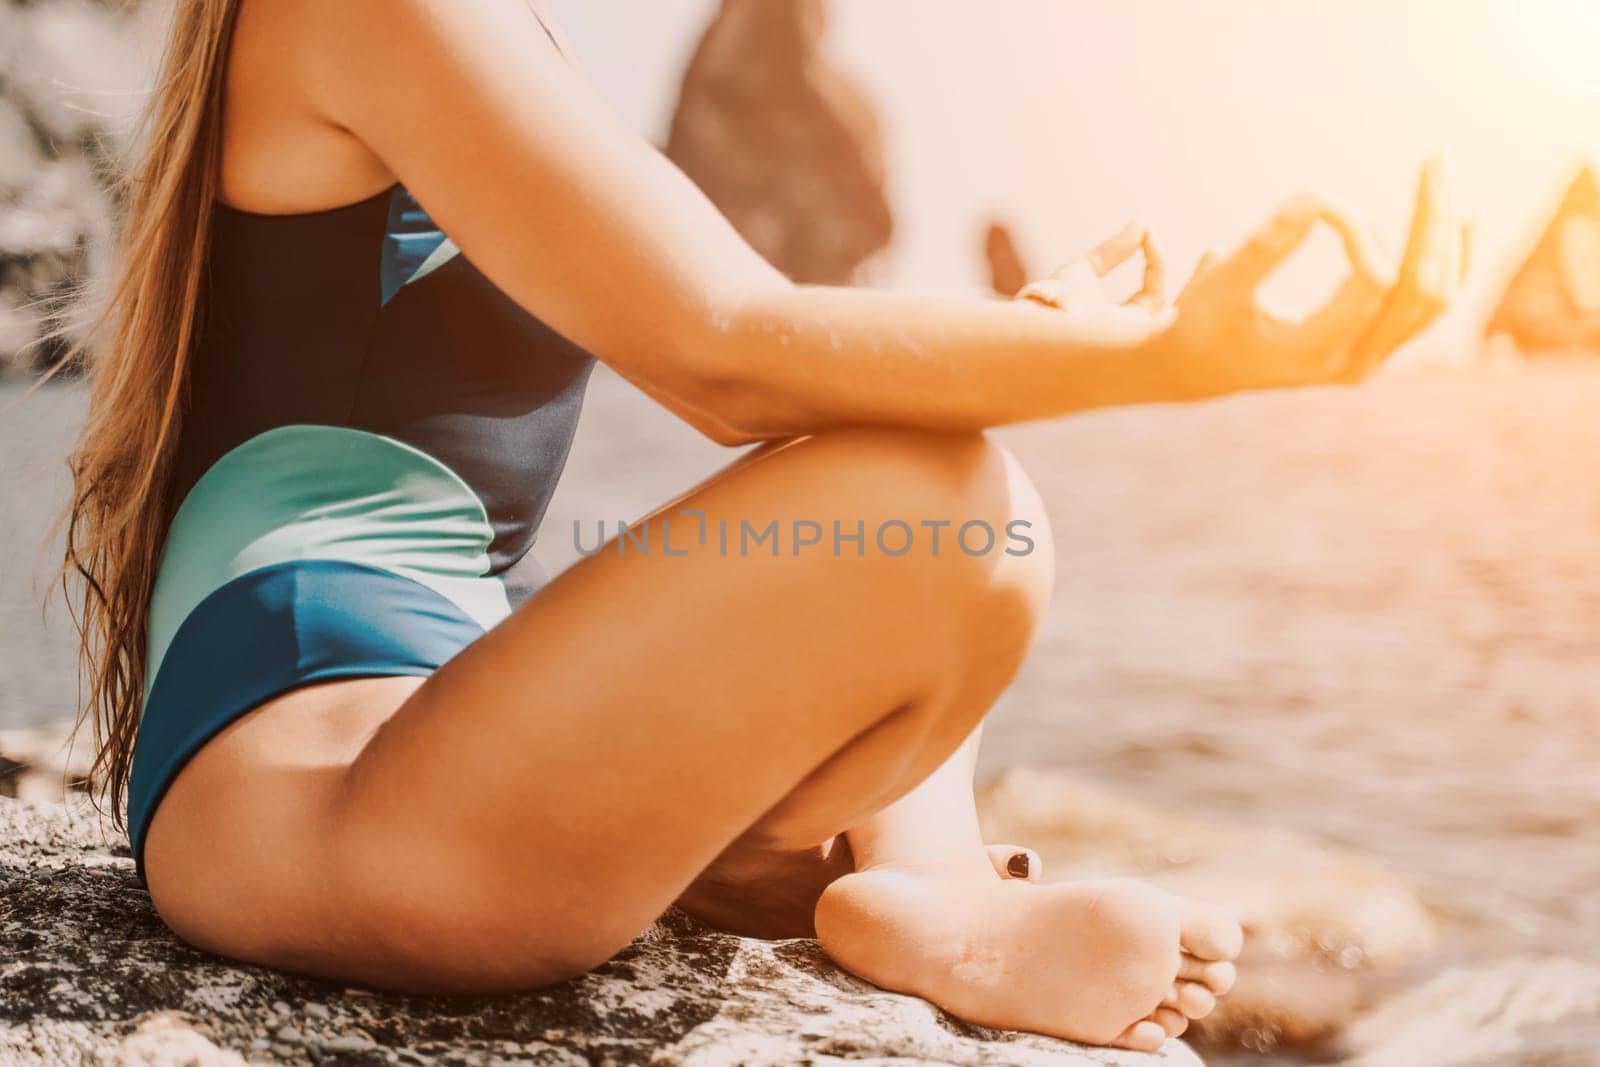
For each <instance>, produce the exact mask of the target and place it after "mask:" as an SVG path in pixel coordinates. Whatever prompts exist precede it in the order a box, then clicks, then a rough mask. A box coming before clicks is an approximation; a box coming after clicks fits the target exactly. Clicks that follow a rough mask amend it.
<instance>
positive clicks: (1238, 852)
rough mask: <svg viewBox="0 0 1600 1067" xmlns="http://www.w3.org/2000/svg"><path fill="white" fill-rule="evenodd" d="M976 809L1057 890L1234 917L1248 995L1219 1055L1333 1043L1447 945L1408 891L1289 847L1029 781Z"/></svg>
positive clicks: (1205, 1027) (1086, 790)
mask: <svg viewBox="0 0 1600 1067" xmlns="http://www.w3.org/2000/svg"><path fill="white" fill-rule="evenodd" d="M979 801H980V803H979V807H980V811H981V813H982V816H983V825H984V836H985V837H986V838H987V839H988V840H991V841H1022V842H1026V843H1027V844H1028V845H1030V846H1032V847H1033V848H1035V849H1037V850H1038V851H1039V853H1040V857H1041V858H1042V859H1043V861H1044V868H1045V876H1046V878H1048V879H1062V878H1073V877H1083V876H1085V875H1103V874H1115V875H1126V876H1133V877H1139V878H1145V879H1148V880H1150V881H1152V882H1155V883H1156V884H1158V885H1162V886H1165V887H1166V888H1168V889H1171V890H1172V891H1173V892H1176V893H1181V894H1184V895H1186V896H1190V897H1194V898H1196V899H1199V900H1207V901H1212V902H1214V903H1217V904H1222V905H1225V906H1228V907H1230V908H1232V909H1233V910H1234V912H1235V913H1236V914H1237V915H1238V916H1239V918H1240V920H1241V921H1242V922H1243V923H1244V926H1245V929H1246V931H1247V933H1248V938H1247V941H1246V945H1245V955H1244V958H1243V959H1242V960H1241V968H1240V978H1239V984H1238V986H1237V987H1236V988H1235V989H1234V991H1233V993H1231V994H1230V995H1229V996H1227V997H1225V998H1224V999H1223V1001H1222V1003H1221V1006H1220V1007H1219V1008H1218V1009H1217V1011H1216V1013H1215V1014H1214V1015H1212V1016H1210V1017H1209V1018H1207V1019H1205V1020H1203V1021H1202V1022H1201V1023H1200V1024H1198V1026H1197V1027H1196V1033H1197V1034H1198V1035H1199V1036H1201V1037H1203V1038H1204V1039H1206V1040H1208V1041H1212V1042H1217V1043H1227V1044H1229V1045H1242V1046H1245V1047H1248V1048H1255V1049H1267V1048H1273V1047H1277V1046H1283V1045H1306V1044H1314V1043H1318V1042H1323V1041H1326V1040H1328V1039H1330V1038H1332V1037H1334V1036H1336V1035H1337V1034H1338V1033H1339V1032H1340V1031H1341V1030H1342V1029H1343V1028H1344V1027H1345V1026H1347V1025H1348V1024H1349V1023H1350V1022H1351V1021H1352V1020H1354V1019H1355V1018H1357V1017H1358V1015H1359V1014H1360V1012H1361V1011H1362V1010H1363V1009H1365V1008H1366V1007H1367V1006H1369V1005H1370V1004H1372V1003H1374V1002H1375V1001H1376V1000H1377V999H1378V997H1379V996H1380V995H1382V994H1384V993H1387V992H1389V991H1391V990H1392V989H1393V988H1394V987H1395V986H1396V984H1397V983H1398V982H1399V981H1400V980H1402V979H1403V978H1404V977H1406V976H1407V975H1408V971H1409V968H1411V967H1413V966H1414V965H1416V964H1419V963H1421V962H1423V961H1425V960H1427V959H1428V957H1429V954H1430V953H1431V951H1432V950H1433V948H1434V946H1435V943H1436V940H1437V931H1436V927H1435V923H1434V921H1433V919H1432V917H1431V916H1430V914H1429V912H1428V910H1427V908H1426V907H1425V906H1424V904H1423V902H1422V901H1421V900H1420V899H1419V898H1418V897H1417V896H1416V894H1415V893H1413V892H1412V891H1411V890H1410V889H1409V888H1408V887H1406V886H1405V885H1404V884H1403V883H1402V882H1400V880H1399V879H1397V878H1395V877H1394V876H1393V875H1391V874H1388V873H1387V872H1385V871H1383V870H1381V869H1379V868H1377V867H1375V866H1374V865H1372V864H1371V863H1369V862H1366V861H1364V860H1361V859H1359V858H1357V857H1354V856H1350V855H1347V854H1343V853H1340V852H1337V851H1335V850H1332V849H1325V848H1318V847H1314V846H1312V845H1310V844H1308V843H1306V842H1304V841H1301V840H1298V839H1297V838H1295V837H1293V836H1292V835H1289V834H1285V833H1281V832H1265V831H1245V830H1234V829H1227V828H1222V827H1218V826H1214V825H1209V824H1207V823H1204V822H1202V821H1199V820H1195V819H1190V818H1185V817H1183V816H1180V815H1173V814H1169V813H1167V812H1164V811H1157V810H1154V809H1150V808H1146V807H1144V806H1142V805H1139V804H1136V803H1133V802H1130V801H1127V800H1124V799H1122V798H1120V797H1117V796H1116V795H1114V794H1112V793H1109V792H1106V791H1103V790H1099V789H1096V788H1094V787H1092V786H1089V785H1086V784H1084V783H1082V782H1080V781H1077V780H1074V779H1070V778H1065V777H1061V776H1058V775H1052V774H1047V773H1043V772H1038V771H1029V770H1015V771H1010V772H1008V773H1006V774H1004V775H1002V776H1001V777H999V778H998V779H996V780H995V781H993V782H991V783H989V785H988V786H987V787H986V788H984V789H983V790H982V792H981V793H980V797H979Z"/></svg>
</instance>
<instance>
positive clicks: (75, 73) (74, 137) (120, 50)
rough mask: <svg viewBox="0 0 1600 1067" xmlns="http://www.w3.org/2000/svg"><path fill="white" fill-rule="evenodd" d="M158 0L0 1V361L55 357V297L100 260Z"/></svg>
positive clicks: (93, 271) (88, 276) (96, 271)
mask: <svg viewBox="0 0 1600 1067" xmlns="http://www.w3.org/2000/svg"><path fill="white" fill-rule="evenodd" d="M159 7H160V5H159V4H157V3H153V2H144V3H139V2H134V3H91V2H88V0H36V2H29V3H19V2H17V0H0V369H3V368H4V367H5V366H7V365H8V364H12V363H17V364H22V365H25V366H37V365H40V364H43V363H48V362H50V361H52V360H53V359H54V358H56V356H57V355H58V354H59V350H60V346H59V344H56V345H54V346H52V345H51V344H41V341H42V340H43V339H44V338H45V337H46V336H47V335H49V334H51V332H52V331H53V329H54V328H55V325H56V323H55V320H54V319H53V318H52V316H53V315H54V314H56V312H57V310H58V307H57V304H58V303H59V301H60V300H61V299H62V298H64V297H65V296H66V295H67V294H68V293H69V291H70V290H71V288H72V287H73V286H74V285H77V284H79V283H82V282H84V281H88V282H90V283H92V282H93V281H94V280H95V279H97V278H98V277H99V276H100V275H101V273H102V272H103V271H104V270H105V269H106V267H107V266H108V264H109V262H110V257H111V237H112V230H113V221H114V217H115V210H116V209H115V199H114V196H113V193H112V191H111V182H112V181H113V176H114V174H115V173H116V170H117V162H118V160H119V159H120V158H121V153H122V151H123V148H124V147H125V145H126V142H127V139H128V136H129V134H130V132H131V129H132V119H133V117H134V115H135V113H136V108H137V106H138V103H139V102H140V101H141V100H142V99H143V94H142V92H141V89H142V87H143V85H144V84H145V83H146V82H147V81H148V79H149V70H150V60H151V57H152V55H153V54H154V53H153V49H152V48H151V47H150V38H151V32H150V31H151V26H152V24H153V23H154V22H155V21H156V19H157V17H158V15H159V12H158V10H157V9H158V8H159Z"/></svg>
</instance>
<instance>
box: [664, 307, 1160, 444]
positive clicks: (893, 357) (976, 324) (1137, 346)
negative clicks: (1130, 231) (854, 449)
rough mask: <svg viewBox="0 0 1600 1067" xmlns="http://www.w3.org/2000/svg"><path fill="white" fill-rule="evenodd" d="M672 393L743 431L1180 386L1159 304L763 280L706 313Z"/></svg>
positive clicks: (938, 421) (963, 415)
mask: <svg viewBox="0 0 1600 1067" xmlns="http://www.w3.org/2000/svg"><path fill="white" fill-rule="evenodd" d="M712 320H713V321H712V325H711V327H710V328H709V336H708V337H703V338H695V339H694V340H693V341H692V342H691V343H692V344H693V345H695V346H696V348H697V349H698V351H697V352H695V353H686V354H685V355H684V357H683V358H685V359H686V360H689V361H692V362H694V363H696V364H698V368H699V373H697V374H695V375H693V378H694V380H695V383H696V384H695V385H694V386H693V387H692V391H693V392H694V393H695V394H696V395H694V396H684V397H682V398H681V399H682V400H683V401H684V402H686V403H687V404H688V405H690V406H692V407H694V408H695V409H697V410H699V411H702V412H704V413H706V415H707V416H708V417H709V418H710V419H711V420H713V421H715V422H716V423H719V424H720V425H722V426H724V427H727V428H728V429H730V430H732V431H734V432H735V435H736V436H739V437H744V438H755V437H775V436H785V435H792V434H799V433H807V432H812V431H815V430H819V429H823V428H826V427H829V426H838V425H847V424H877V425H893V426H905V427H914V428H920V429H928V430H950V431H959V430H977V429H982V428H984V427H989V426H998V425H1002V424H1005V423H1012V422H1022V421H1026V420H1029V419H1039V418H1048V417H1051V416H1055V415H1064V414H1069V413H1071V412H1076V411H1083V410H1087V409H1091V408H1098V407H1109V406H1114V405H1121V404H1137V403H1147V402H1158V401H1167V400H1178V399H1183V396H1182V395H1181V391H1180V388H1179V383H1178V380H1177V376H1176V375H1174V374H1172V373H1171V372H1170V369H1169V367H1168V365H1167V364H1166V363H1165V362H1164V360H1163V358H1162V347H1161V345H1160V343H1159V341H1160V337H1161V334H1162V332H1163V330H1164V328H1165V325H1166V324H1167V323H1168V322H1169V321H1170V318H1169V317H1167V316H1150V315H1143V314H1128V315H1125V316H1124V315H1109V316H1089V317H1086V316H1077V315H1069V314H1063V313H1062V312H1059V311H1054V310H1051V309H1048V308H1043V307H1039V306H1037V305H1034V304H1031V303H1028V302H1007V301H996V300H981V299H948V298H936V297H926V296H918V295H913V294H903V293H890V292H882V291H874V290H861V289H842V288H828V287H811V286H774V287H770V288H763V290H762V291H760V292H759V293H757V294H754V295H752V296H750V297H748V298H746V299H744V300H742V301H740V303H739V304H738V306H737V309H736V310H733V311H730V312H722V313H719V314H717V315H714V316H712Z"/></svg>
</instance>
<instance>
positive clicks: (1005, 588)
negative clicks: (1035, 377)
mask: <svg viewBox="0 0 1600 1067" xmlns="http://www.w3.org/2000/svg"><path fill="white" fill-rule="evenodd" d="M798 451H799V455H797V456H796V457H795V458H796V459H800V458H801V457H804V459H805V460H806V461H808V463H809V465H810V466H813V467H815V468H816V469H818V470H819V471H821V472H824V473H825V476H826V477H827V478H828V479H829V483H828V484H829V487H830V490H831V494H832V496H833V499H832V500H831V502H830V507H832V508H833V509H834V510H835V511H836V514H835V515H831V516H826V517H825V518H827V519H829V520H837V521H839V522H840V524H841V525H842V526H844V527H846V528H847V529H848V530H849V532H850V533H851V534H852V535H859V540H855V539H854V538H852V539H851V540H849V541H848V543H846V542H843V541H840V539H838V538H836V539H835V540H836V541H839V542H840V543H839V544H836V545H835V548H836V549H837V548H840V547H844V548H848V549H849V550H851V551H854V552H856V553H858V554H874V555H877V556H878V557H880V558H883V559H885V560H886V561H888V562H894V561H897V560H907V559H911V560H928V559H944V560H953V561H956V562H957V563H958V564H962V563H965V564H966V565H965V566H962V565H957V566H952V567H941V568H935V569H926V570H924V571H923V573H924V574H928V575H937V576H940V577H943V578H948V579H950V580H951V581H952V582H953V583H954V584H955V588H953V589H952V590H950V592H951V594H952V600H951V601H950V602H951V603H964V602H967V598H968V597H969V596H970V597H972V598H976V599H980V600H981V599H982V598H985V597H987V596H991V595H993V594H1002V595H1004V596H1006V597H1008V598H1010V597H1014V596H1016V595H1018V594H1020V596H1021V597H1022V600H1023V603H1024V604H1025V606H1026V609H1027V611H1028V613H1029V614H1030V615H1032V616H1033V617H1034V618H1035V619H1036V618H1037V617H1038V616H1039V615H1042V614H1043V611H1044V608H1045V605H1046V604H1047V603H1048V601H1049V597H1050V592H1051V589H1052V588H1053V586H1054V582H1055V552H1054V545H1053V542H1052V536H1051V531H1050V524H1049V520H1048V518H1047V517H1046V514H1045V510H1044V506H1043V504H1042V502H1041V501H1040V499H1039V493H1038V489H1037V488H1036V487H1035V486H1034V484H1033V481H1032V479H1031V478H1029V476H1028V474H1027V472H1026V471H1025V470H1024V469H1023V467H1022V464H1021V462H1020V461H1018V460H1017V458H1016V457H1015V456H1014V455H1013V454H1012V453H1011V452H1010V451H1009V450H1008V449H1006V448H1005V447H1003V446H1001V445H999V444H998V443H996V442H995V441H994V440H993V439H992V438H990V437H989V436H987V435H985V434H935V433H925V432H918V431H910V430H893V429H873V428H859V429H845V430H835V431H830V432H828V433H823V434H818V435H816V436H814V437H812V438H809V439H807V440H806V441H804V442H801V443H800V445H799V447H798ZM968 606H969V607H970V604H969V605H968ZM979 607H980V610H981V605H980V606H979Z"/></svg>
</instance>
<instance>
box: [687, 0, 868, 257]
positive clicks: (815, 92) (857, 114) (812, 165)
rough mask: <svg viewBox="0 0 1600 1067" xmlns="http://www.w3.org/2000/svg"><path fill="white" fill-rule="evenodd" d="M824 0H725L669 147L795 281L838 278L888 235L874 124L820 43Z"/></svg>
mask: <svg viewBox="0 0 1600 1067" xmlns="http://www.w3.org/2000/svg"><path fill="white" fill-rule="evenodd" d="M823 28H824V11H823V5H822V2H821V0H724V2H723V4H722V6H721V9H720V10H719V12H718V13H717V15H716V18H715V19H714V20H713V21H712V23H711V25H710V27H709V28H707V30H706V33H705V36H704V37H703V38H702V39H701V41H700V44H699V47H698V48H697V49H696V51H695V53H694V58H693V59H692V60H691V61H690V63H689V68H688V70H687V72H686V73H685V74H684V79H683V87H682V89H681V90H680V95H679V99H678V107H677V111H676V113H675V114H674V116H673V119H672V129H671V132H670V134H669V135H668V139H667V155H668V156H670V157H671V158H672V160H673V162H675V163H677V164H678V166H679V167H681V168H682V169H683V171H684V173H686V174H687V175H688V176H689V177H690V178H692V179H694V181H695V183H696V184H697V185H699V186H700V188H701V189H703V190H704V191H705V193H706V195H707V196H709V197H710V198H711V200H712V202H713V203H715V204H716V205H717V207H718V208H719V209H720V210H721V211H722V213H723V214H724V215H726V216H727V217H728V219H729V220H730V221H731V222H732V223H733V225H734V226H735V228H737V229H738V231H739V232H740V233H741V234H743V235H744V237H745V239H746V240H747V241H749V242H750V244H751V245H752V246H753V247H754V248H755V249H756V251H758V252H760V253H761V254H762V255H763V256H765V257H766V259H767V260H768V262H770V263H772V264H773V265H774V266H776V267H777V268H778V269H779V270H781V271H783V272H784V273H785V274H787V275H788V276H789V277H790V278H792V279H793V280H795V281H797V282H806V283H816V284H832V285H843V284H847V283H849V282H851V281H854V280H857V278H858V275H859V273H860V271H861V269H862V267H863V265H864V264H866V263H867V262H868V261H869V260H870V259H871V258H872V257H873V256H874V255H876V254H877V253H878V252H880V251H882V250H883V249H884V248H885V247H886V246H887V245H888V243H889V239H890V237H891V236H892V235H893V232H894V220H893V217H892V215H891V213H890V209H889V201H888V198H887V194H886V193H885V191H884V174H883V147H882V144H881V142H880V138H879V134H878V122H877V118H876V116H875V115H874V113H873V109H872V107H871V105H870V104H868V102H867V100H866V97H865V96H864V95H863V94H862V92H861V91H860V90H859V89H858V88H857V87H856V86H855V85H854V84H853V83H852V82H851V81H850V80H849V79H848V78H847V77H846V76H845V75H844V74H843V73H842V72H840V71H839V70H838V69H837V68H835V67H834V66H833V65H831V64H830V63H829V62H828V60H827V57H826V56H825V55H824V53H823V50H822V33H823Z"/></svg>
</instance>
